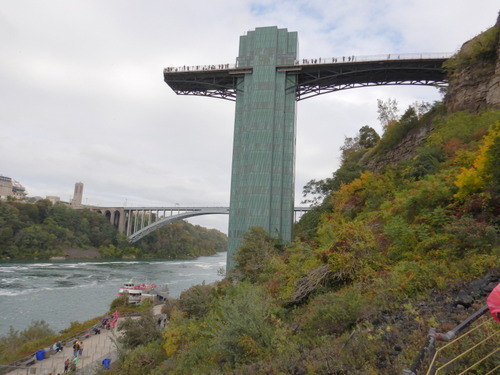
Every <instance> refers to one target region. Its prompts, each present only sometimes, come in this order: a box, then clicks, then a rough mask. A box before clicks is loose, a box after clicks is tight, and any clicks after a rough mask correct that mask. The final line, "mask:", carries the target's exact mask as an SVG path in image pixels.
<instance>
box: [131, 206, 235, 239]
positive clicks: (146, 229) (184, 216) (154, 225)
mask: <svg viewBox="0 0 500 375" xmlns="http://www.w3.org/2000/svg"><path fill="white" fill-rule="evenodd" d="M221 214H222V215H229V208H220V209H206V210H203V211H201V210H200V211H188V212H183V213H179V214H177V215H172V216H168V217H164V218H162V219H160V220H158V221H156V222H154V223H152V224H149V225H148V226H146V227H144V228H142V229H140V230H138V231H137V232H135V233H133V234H131V235H130V236H128V239H129V241H130V242H137V241H138V240H140V239H141V238H143V237H145V236H146V235H148V234H149V233H151V232H153V231H155V230H156V229H159V228H161V227H164V226H165V225H167V224H170V223H172V222H174V221H178V220H183V219H187V218H190V217H194V216H202V215H221Z"/></svg>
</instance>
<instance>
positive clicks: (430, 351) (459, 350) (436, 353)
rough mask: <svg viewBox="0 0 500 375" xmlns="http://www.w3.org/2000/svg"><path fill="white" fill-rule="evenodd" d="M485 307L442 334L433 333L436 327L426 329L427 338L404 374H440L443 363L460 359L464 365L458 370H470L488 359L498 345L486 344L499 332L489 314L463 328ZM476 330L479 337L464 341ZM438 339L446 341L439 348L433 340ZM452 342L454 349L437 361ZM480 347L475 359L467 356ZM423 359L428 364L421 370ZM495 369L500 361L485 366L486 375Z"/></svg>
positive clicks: (453, 362)
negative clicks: (470, 327) (443, 359)
mask: <svg viewBox="0 0 500 375" xmlns="http://www.w3.org/2000/svg"><path fill="white" fill-rule="evenodd" d="M488 310H489V309H488V306H487V305H485V306H483V307H482V308H481V309H479V310H478V311H476V312H475V313H474V314H472V315H471V316H469V317H468V318H467V319H465V320H464V321H462V322H461V323H460V324H458V325H457V326H456V327H455V328H453V329H452V330H450V331H449V332H447V333H444V334H443V333H436V330H435V328H431V329H430V330H429V335H428V340H427V342H426V343H425V344H424V347H423V348H422V350H421V351H420V352H419V354H418V356H417V358H416V359H415V361H414V362H413V364H412V366H411V367H410V368H409V369H405V370H403V375H417V374H426V375H439V374H440V373H442V371H443V370H444V369H445V368H446V367H448V366H457V363H458V361H459V360H462V363H461V364H460V366H462V367H466V368H463V369H461V370H462V371H461V372H460V374H465V373H467V372H468V371H469V370H472V369H474V368H475V367H477V366H479V365H480V364H481V363H483V364H484V362H485V361H487V360H488V359H489V358H490V357H491V356H493V355H494V354H496V353H497V352H498V351H499V350H500V348H498V347H497V345H496V343H495V344H492V345H490V346H492V347H493V349H491V350H490V349H489V347H487V345H488V344H489V342H490V341H491V342H493V341H492V340H493V339H494V338H496V337H497V335H498V334H500V325H499V324H498V323H496V322H495V321H494V320H493V319H492V318H491V317H488V318H486V319H485V320H484V321H483V322H481V323H480V324H478V325H476V326H475V327H474V328H472V329H470V330H469V331H467V332H465V333H463V332H464V331H465V330H466V328H468V327H469V326H470V325H472V324H473V323H475V322H476V321H477V320H478V319H479V318H481V317H482V316H483V315H484V314H485V313H486V312H488ZM480 330H481V331H480ZM477 331H480V332H481V333H480V334H479V335H478V336H479V339H477V340H474V339H472V340H471V341H472V343H470V342H466V343H465V342H464V341H465V340H466V339H471V335H472V334H473V333H475V332H476V333H477ZM490 331H491V332H490ZM461 333H463V334H461ZM460 334H461V335H460ZM439 340H441V341H449V342H448V343H447V344H445V345H443V346H442V347H440V348H436V343H437V341H439ZM476 341H477V342H476ZM459 345H461V346H459ZM453 346H455V352H453V353H452V354H447V355H446V358H447V361H446V362H440V358H441V357H442V356H443V352H444V351H445V350H446V349H450V348H451V350H453ZM481 347H482V351H480V352H479V353H478V352H476V353H477V354H476V356H477V358H476V359H467V358H466V356H467V355H468V354H471V353H472V352H473V351H474V350H475V349H478V348H481ZM425 363H428V365H426V366H425V370H421V368H422V367H424V364H425ZM498 369H500V364H499V365H494V366H492V368H491V369H488V370H487V371H488V372H487V373H485V375H486V374H493V373H494V372H495V371H496V370H498ZM424 371H425V372H424Z"/></svg>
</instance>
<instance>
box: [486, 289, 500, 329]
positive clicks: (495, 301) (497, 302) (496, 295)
mask: <svg viewBox="0 0 500 375" xmlns="http://www.w3.org/2000/svg"><path fill="white" fill-rule="evenodd" d="M486 303H487V304H488V307H489V309H490V313H491V316H492V317H493V319H495V320H496V321H497V322H498V323H500V283H498V284H497V286H496V287H495V288H493V290H492V291H491V293H490V295H489V296H488V298H486Z"/></svg>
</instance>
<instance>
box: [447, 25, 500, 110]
mask: <svg viewBox="0 0 500 375" xmlns="http://www.w3.org/2000/svg"><path fill="white" fill-rule="evenodd" d="M495 27H496V28H500V16H499V18H498V19H497V23H496V25H495ZM476 38H478V37H476ZM476 38H474V39H472V40H469V41H468V42H466V43H464V44H463V46H462V48H461V51H465V50H467V49H468V48H471V45H472V44H473V43H476V42H477V39H476ZM445 105H446V108H447V109H448V111H450V112H456V111H463V110H470V111H471V112H474V113H475V112H478V111H480V110H482V109H486V108H489V109H500V38H499V39H498V40H497V50H496V60H490V61H476V62H475V63H474V64H473V65H469V66H467V67H466V68H464V69H462V70H460V71H458V72H456V74H455V75H454V77H453V78H452V79H451V80H450V85H449V88H448V93H447V95H446V98H445Z"/></svg>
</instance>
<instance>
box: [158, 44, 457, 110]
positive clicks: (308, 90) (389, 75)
mask: <svg viewBox="0 0 500 375" xmlns="http://www.w3.org/2000/svg"><path fill="white" fill-rule="evenodd" d="M451 56H452V54H451V53H421V54H420V53H418V54H415V53H414V54H386V55H373V56H347V57H346V56H342V57H333V58H317V59H301V60H298V61H295V63H294V64H293V65H279V66H277V67H276V70H277V71H282V72H287V73H288V74H293V75H296V76H297V81H296V82H297V84H296V85H295V84H294V85H290V87H287V90H292V91H295V92H296V100H297V101H299V100H303V99H307V98H311V97H314V96H318V95H322V94H326V93H330V92H335V91H340V90H346V89H351V88H356V87H367V86H380V85H436V86H441V85H445V84H446V83H447V77H446V71H445V69H444V68H443V66H442V65H443V63H444V62H445V61H446V60H447V59H449V58H450V57H451ZM252 72H253V68H252V67H251V66H246V67H245V66H238V64H234V65H233V64H216V65H196V66H183V67H175V68H174V67H172V68H165V69H164V71H163V76H164V80H165V82H166V83H167V84H168V85H169V86H170V88H171V89H172V90H173V91H174V92H175V93H176V94H178V95H197V96H207V97H214V98H220V99H226V100H231V101H235V100H236V94H237V92H238V90H240V88H239V86H238V85H239V83H238V78H243V77H244V76H245V74H251V73H252Z"/></svg>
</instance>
